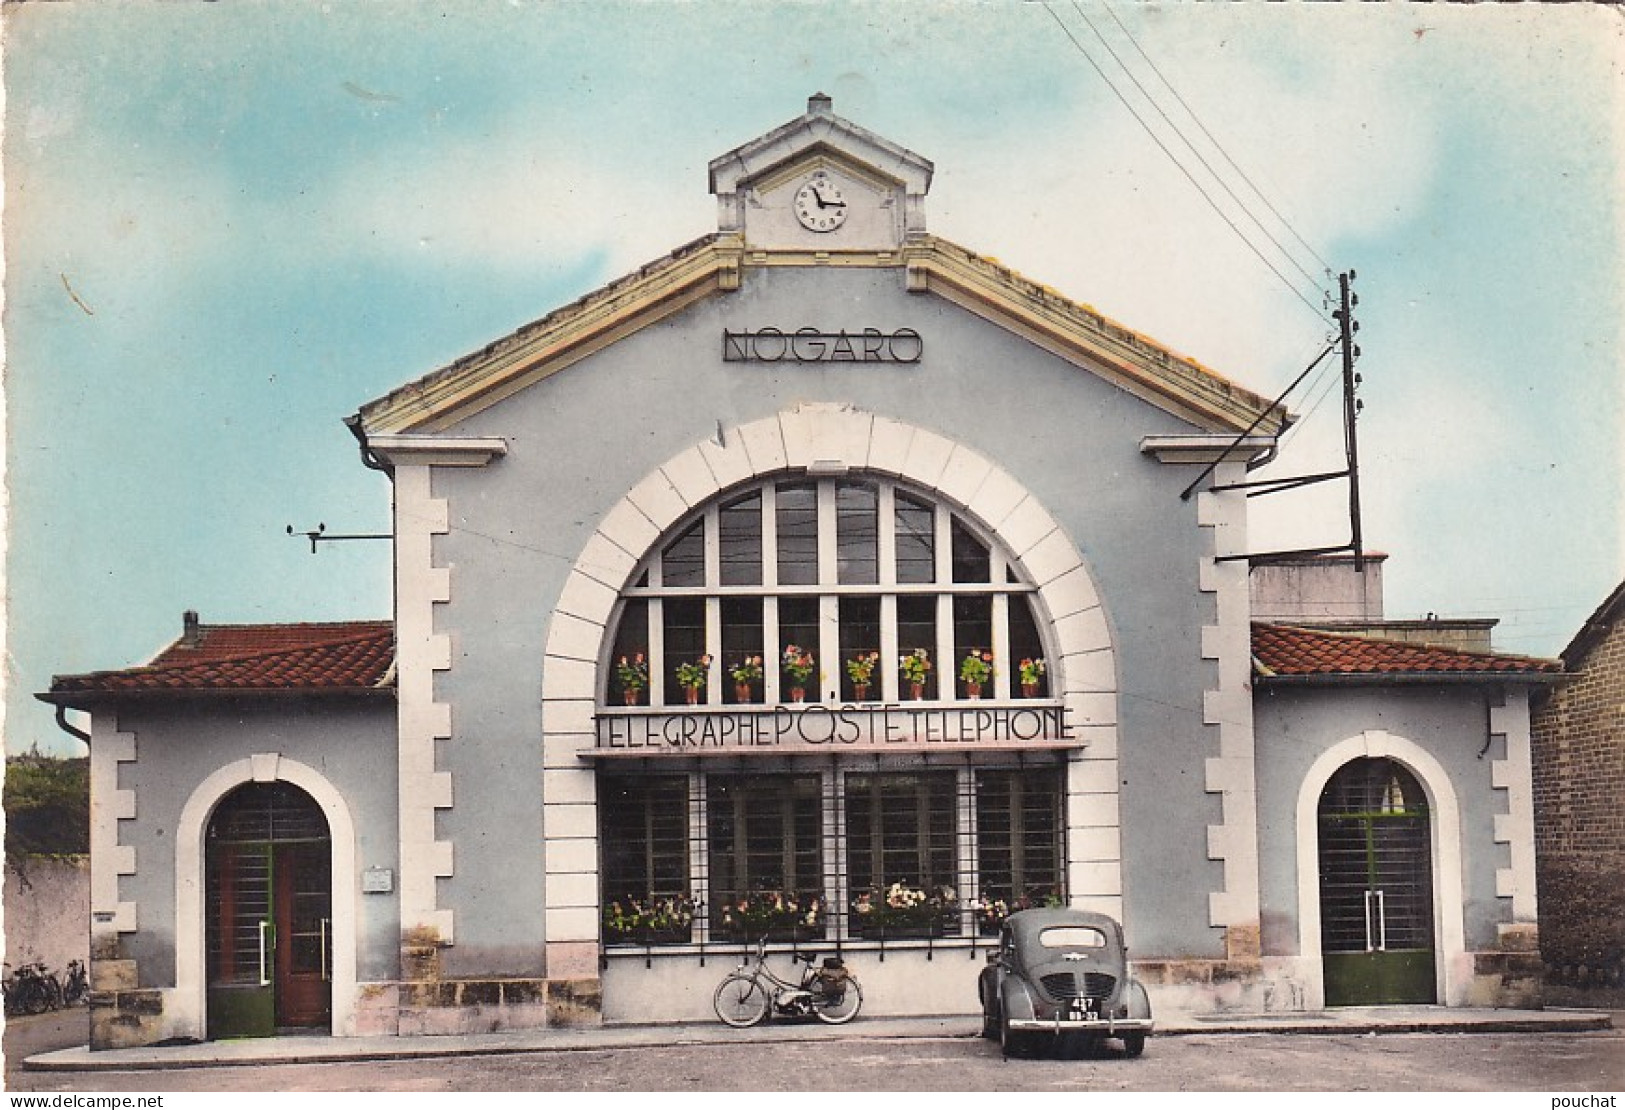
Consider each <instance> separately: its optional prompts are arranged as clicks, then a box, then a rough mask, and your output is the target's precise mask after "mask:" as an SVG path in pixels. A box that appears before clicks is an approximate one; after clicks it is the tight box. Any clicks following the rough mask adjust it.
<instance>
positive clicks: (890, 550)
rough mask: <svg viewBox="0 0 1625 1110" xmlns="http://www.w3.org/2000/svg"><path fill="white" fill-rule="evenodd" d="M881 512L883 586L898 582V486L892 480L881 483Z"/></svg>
mask: <svg viewBox="0 0 1625 1110" xmlns="http://www.w3.org/2000/svg"><path fill="white" fill-rule="evenodd" d="M876 509H877V511H878V513H879V514H880V532H879V548H880V550H879V557H880V574H879V577H878V579H877V580H878V581H879V583H880V584H881V585H882V586H895V585H896V584H897V487H896V486H894V485H892V484H891V483H890V482H882V483H880V499H879V501H878V502H877V503H876Z"/></svg>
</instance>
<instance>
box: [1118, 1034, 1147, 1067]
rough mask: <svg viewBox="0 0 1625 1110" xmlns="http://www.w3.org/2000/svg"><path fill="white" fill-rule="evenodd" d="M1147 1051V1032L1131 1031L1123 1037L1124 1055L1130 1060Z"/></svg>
mask: <svg viewBox="0 0 1625 1110" xmlns="http://www.w3.org/2000/svg"><path fill="white" fill-rule="evenodd" d="M1144 1051H1145V1034H1144V1033H1130V1034H1128V1035H1127V1036H1125V1037H1124V1038H1123V1055H1124V1056H1127V1057H1128V1058H1129V1059H1130V1060H1132V1059H1134V1058H1135V1057H1136V1056H1138V1055H1139V1054H1140V1053H1142V1052H1144Z"/></svg>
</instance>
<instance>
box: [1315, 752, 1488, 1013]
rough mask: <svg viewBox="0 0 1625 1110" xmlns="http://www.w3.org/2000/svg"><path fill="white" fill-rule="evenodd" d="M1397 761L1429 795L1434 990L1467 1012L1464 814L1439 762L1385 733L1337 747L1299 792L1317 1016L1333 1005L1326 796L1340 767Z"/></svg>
mask: <svg viewBox="0 0 1625 1110" xmlns="http://www.w3.org/2000/svg"><path fill="white" fill-rule="evenodd" d="M1365 758H1369V759H1381V758H1386V759H1392V760H1394V761H1395V762H1397V763H1401V764H1403V765H1404V766H1405V768H1406V769H1407V770H1409V771H1410V772H1411V774H1413V775H1415V776H1416V778H1417V781H1418V782H1420V783H1421V784H1422V790H1423V792H1424V793H1426V794H1427V799H1428V813H1429V818H1430V819H1429V828H1428V833H1429V836H1430V838H1431V840H1432V849H1433V941H1434V946H1435V959H1434V974H1435V984H1434V987H1435V990H1436V991H1437V995H1438V1000H1439V1002H1440V1003H1442V1004H1444V1005H1447V1006H1460V1005H1463V1004H1465V1002H1466V1001H1467V995H1468V988H1469V986H1470V984H1471V980H1472V974H1473V968H1472V958H1471V956H1470V955H1469V954H1468V953H1467V950H1466V933H1465V922H1464V918H1463V905H1462V852H1461V807H1460V805H1459V804H1458V802H1457V800H1456V791H1455V788H1454V787H1453V786H1452V785H1451V783H1450V775H1449V772H1447V771H1446V770H1445V769H1444V766H1443V765H1442V764H1440V763H1439V761H1438V760H1437V759H1435V758H1434V757H1433V756H1432V755H1430V754H1429V753H1428V752H1427V751H1426V750H1425V749H1424V748H1422V747H1421V746H1420V745H1418V744H1416V743H1415V742H1414V741H1411V740H1407V739H1405V738H1404V737H1402V736H1395V735H1393V734H1392V733H1389V732H1385V731H1383V730H1381V729H1371V730H1367V731H1365V732H1362V733H1360V734H1359V735H1358V736H1351V737H1349V738H1348V739H1346V740H1343V741H1341V742H1340V743H1337V744H1334V745H1333V746H1332V747H1330V748H1328V749H1327V750H1326V751H1324V752H1322V753H1321V754H1320V757H1319V758H1317V759H1316V760H1315V761H1314V763H1313V764H1311V765H1310V767H1309V770H1308V771H1307V772H1306V773H1305V774H1304V777H1303V784H1302V786H1300V787H1299V789H1298V806H1297V814H1296V828H1297V841H1298V953H1299V958H1300V960H1301V965H1300V967H1299V974H1300V978H1301V982H1302V983H1303V985H1304V988H1305V990H1304V1006H1305V1008H1306V1009H1310V1010H1318V1009H1320V1008H1322V1007H1323V1006H1325V1004H1326V981H1325V977H1324V973H1323V970H1322V964H1321V949H1320V864H1319V857H1318V854H1317V853H1318V847H1319V838H1320V830H1319V821H1318V816H1317V815H1318V813H1319V806H1320V795H1321V791H1323V790H1325V788H1326V784H1327V783H1328V782H1329V781H1331V777H1332V775H1334V774H1335V773H1336V772H1337V770H1338V768H1340V767H1342V766H1343V765H1344V764H1347V763H1350V762H1352V761H1353V760H1356V759H1365Z"/></svg>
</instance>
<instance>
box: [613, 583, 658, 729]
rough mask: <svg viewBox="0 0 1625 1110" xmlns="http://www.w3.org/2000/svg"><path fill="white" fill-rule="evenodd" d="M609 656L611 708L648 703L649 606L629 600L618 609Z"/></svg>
mask: <svg viewBox="0 0 1625 1110" xmlns="http://www.w3.org/2000/svg"><path fill="white" fill-rule="evenodd" d="M614 644H615V646H614V649H613V650H612V651H611V653H610V666H609V690H608V695H607V697H608V701H609V704H611V705H639V704H642V703H644V702H646V701H648V693H647V689H648V686H649V603H648V602H647V601H642V600H636V599H634V600H631V601H628V602H626V603H625V604H624V605H622V606H621V621H620V624H618V625H616V627H615V640H614Z"/></svg>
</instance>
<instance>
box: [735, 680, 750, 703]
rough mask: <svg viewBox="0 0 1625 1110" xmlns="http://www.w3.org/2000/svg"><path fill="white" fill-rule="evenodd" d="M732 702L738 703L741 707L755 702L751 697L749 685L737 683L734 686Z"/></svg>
mask: <svg viewBox="0 0 1625 1110" xmlns="http://www.w3.org/2000/svg"><path fill="white" fill-rule="evenodd" d="M734 700H735V701H737V702H739V703H740V704H741V705H743V704H745V703H746V702H749V701H753V700H755V699H753V698H752V697H751V691H750V683H748V682H739V683H735V684H734Z"/></svg>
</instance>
